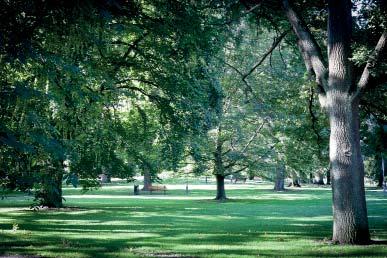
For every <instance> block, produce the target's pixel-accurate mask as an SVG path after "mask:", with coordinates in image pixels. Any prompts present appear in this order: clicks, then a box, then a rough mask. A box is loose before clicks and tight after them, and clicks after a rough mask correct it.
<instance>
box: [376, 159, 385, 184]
mask: <svg viewBox="0 0 387 258" xmlns="http://www.w3.org/2000/svg"><path fill="white" fill-rule="evenodd" d="M376 173H377V175H376V178H377V180H378V185H377V187H380V188H382V187H383V169H382V158H381V156H380V155H376Z"/></svg>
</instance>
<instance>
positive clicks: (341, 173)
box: [330, 96, 370, 244]
mask: <svg viewBox="0 0 387 258" xmlns="http://www.w3.org/2000/svg"><path fill="white" fill-rule="evenodd" d="M334 99H335V101H337V102H339V103H338V104H337V105H335V106H334V107H332V108H331V110H330V125H331V136H330V160H331V163H332V171H331V175H332V192H333V241H334V242H338V243H340V244H355V243H356V244H365V243H368V242H369V241H370V236H369V229H368V217H367V208H366V200H365V191H364V166H363V161H362V157H361V153H360V135H359V114H358V105H357V103H352V104H351V103H348V101H344V103H342V102H343V101H342V100H341V96H340V97H338V99H337V97H334Z"/></svg>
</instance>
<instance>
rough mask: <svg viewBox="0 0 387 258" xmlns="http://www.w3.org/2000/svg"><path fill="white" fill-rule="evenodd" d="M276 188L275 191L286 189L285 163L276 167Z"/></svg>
mask: <svg viewBox="0 0 387 258" xmlns="http://www.w3.org/2000/svg"><path fill="white" fill-rule="evenodd" d="M274 190H275V191H284V190H285V165H284V164H279V165H278V166H277V168H276V177H275V183H274Z"/></svg>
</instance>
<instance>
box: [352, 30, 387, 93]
mask: <svg viewBox="0 0 387 258" xmlns="http://www.w3.org/2000/svg"><path fill="white" fill-rule="evenodd" d="M386 41H387V31H384V32H383V33H382V35H381V36H380V38H379V41H378V43H377V44H376V47H375V49H374V51H373V53H372V54H371V55H370V57H369V58H368V61H367V64H366V66H365V68H364V70H363V73H362V75H361V77H360V80H359V82H358V83H357V90H356V92H355V94H354V98H355V97H357V96H358V95H359V94H360V93H361V92H362V91H364V90H365V89H366V88H367V87H368V85H369V80H370V77H371V73H370V70H372V69H373V68H374V67H375V66H376V65H377V64H378V61H379V59H380V56H381V55H382V53H383V51H384V50H385V47H386Z"/></svg>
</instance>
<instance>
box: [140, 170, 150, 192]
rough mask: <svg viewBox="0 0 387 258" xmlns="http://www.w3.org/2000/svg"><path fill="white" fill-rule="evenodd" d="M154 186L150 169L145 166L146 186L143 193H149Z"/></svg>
mask: <svg viewBox="0 0 387 258" xmlns="http://www.w3.org/2000/svg"><path fill="white" fill-rule="evenodd" d="M151 186H152V178H151V172H150V169H149V168H148V167H147V166H145V167H144V186H143V187H142V190H143V191H149V190H150V188H151Z"/></svg>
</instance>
